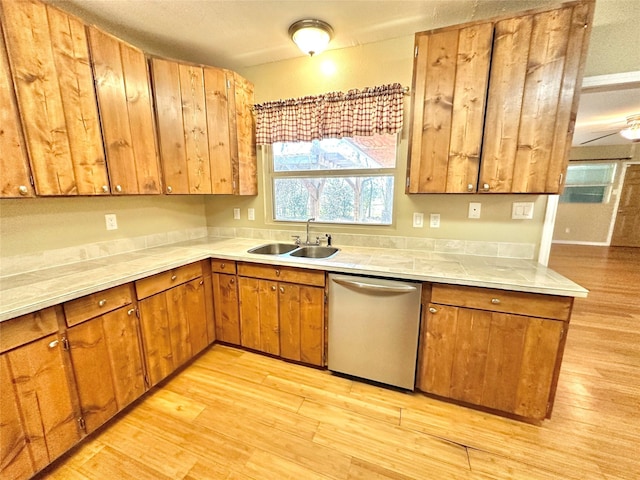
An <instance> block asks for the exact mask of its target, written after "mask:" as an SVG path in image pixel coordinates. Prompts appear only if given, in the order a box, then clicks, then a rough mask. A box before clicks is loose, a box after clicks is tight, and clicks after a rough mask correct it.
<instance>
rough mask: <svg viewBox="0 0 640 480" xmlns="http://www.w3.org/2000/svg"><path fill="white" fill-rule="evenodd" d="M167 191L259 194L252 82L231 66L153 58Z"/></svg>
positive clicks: (154, 88) (154, 83) (152, 67)
mask: <svg viewBox="0 0 640 480" xmlns="http://www.w3.org/2000/svg"><path fill="white" fill-rule="evenodd" d="M151 70H152V73H153V91H154V95H155V99H156V109H157V117H158V132H159V140H160V152H161V160H162V166H163V171H164V181H165V192H166V193H178V194H180V193H181V194H185V193H192V194H193V193H196V194H197V193H208V194H211V193H213V194H241V195H253V194H256V193H257V187H256V185H257V179H256V158H255V141H254V133H253V123H252V121H253V119H252V116H251V111H250V108H251V105H252V103H253V86H252V85H251V84H250V83H249V82H247V81H246V80H244V79H242V78H241V77H239V76H238V75H236V74H234V73H233V72H230V71H228V70H224V69H220V68H214V67H203V66H200V65H193V64H186V63H180V62H176V61H171V60H165V59H161V58H152V59H151Z"/></svg>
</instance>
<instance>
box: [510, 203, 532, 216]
mask: <svg viewBox="0 0 640 480" xmlns="http://www.w3.org/2000/svg"><path fill="white" fill-rule="evenodd" d="M532 218H533V202H513V205H512V208H511V219H512V220H531V219H532Z"/></svg>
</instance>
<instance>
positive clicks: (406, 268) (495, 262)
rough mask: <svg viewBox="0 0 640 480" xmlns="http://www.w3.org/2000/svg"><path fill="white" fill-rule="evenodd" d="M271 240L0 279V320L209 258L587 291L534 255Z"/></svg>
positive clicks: (141, 254)
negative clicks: (326, 248)
mask: <svg viewBox="0 0 640 480" xmlns="http://www.w3.org/2000/svg"><path fill="white" fill-rule="evenodd" d="M264 243H269V241H264V240H262V241H261V240H258V239H246V238H222V237H205V238H201V239H197V240H190V241H186V242H181V243H175V244H170V245H165V246H159V247H153V248H146V249H142V250H137V251H134V252H130V253H125V254H120V255H113V256H109V257H103V258H98V259H93V260H87V261H83V262H76V263H71V264H68V265H63V266H57V267H52V268H46V267H43V268H41V269H38V270H36V271H31V272H27V273H21V274H16V275H10V276H5V277H2V278H0V321H4V320H8V319H11V318H15V317H18V316H20V315H24V314H27V313H31V312H34V311H37V310H40V309H42V308H46V307H50V306H52V305H56V304H60V303H63V302H66V301H68V300H73V299H75V298H79V297H82V296H84V295H89V294H91V293H95V292H99V291H101V290H104V289H107V288H111V287H114V286H117V285H121V284H124V283H127V282H131V281H134V280H138V279H140V278H144V277H148V276H150V275H154V274H156V273H160V272H163V271H165V270H169V269H171V268H175V267H178V266H181V265H185V264H187V263H191V262H195V261H198V260H203V259H206V258H209V257H213V258H221V259H225V260H237V261H246V262H254V263H263V264H271V265H289V266H295V267H303V268H309V269H315V270H325V271H328V272H340V273H352V274H358V275H374V276H382V277H389V278H398V279H406V280H418V281H425V282H434V283H449V284H455V285H467V286H476V287H487V288H497V289H502V290H513V291H520V292H529V293H542V294H548V295H562V296H571V297H586V296H587V293H588V291H587V290H586V289H584V288H582V287H581V286H580V285H578V284H576V283H574V282H572V281H571V280H569V279H567V278H565V277H563V276H562V275H560V274H558V273H556V272H554V271H553V270H551V269H549V268H547V267H545V266H543V265H541V264H539V263H537V262H535V261H532V260H522V259H509V258H496V257H482V256H474V255H461V254H447V253H435V252H427V251H420V250H400V249H391V248H370V247H355V246H345V247H342V246H340V245H336V246H337V247H338V248H340V251H339V252H338V254H337V255H334V256H333V257H331V258H327V259H306V258H295V257H290V256H288V255H280V256H278V255H256V254H252V253H248V252H247V250H248V249H250V248H253V247H256V246H258V245H261V244H264Z"/></svg>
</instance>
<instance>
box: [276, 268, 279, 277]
mask: <svg viewBox="0 0 640 480" xmlns="http://www.w3.org/2000/svg"><path fill="white" fill-rule="evenodd" d="M279 276H280V270H277V269H276V277H279Z"/></svg>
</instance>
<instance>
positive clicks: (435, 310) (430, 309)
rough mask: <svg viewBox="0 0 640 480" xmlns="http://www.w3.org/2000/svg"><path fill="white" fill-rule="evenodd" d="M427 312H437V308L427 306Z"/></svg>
mask: <svg viewBox="0 0 640 480" xmlns="http://www.w3.org/2000/svg"><path fill="white" fill-rule="evenodd" d="M429 313H438V309H437V308H433V307H429Z"/></svg>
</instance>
